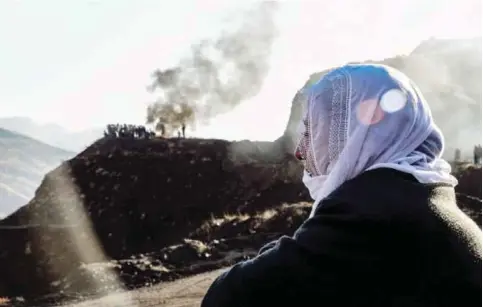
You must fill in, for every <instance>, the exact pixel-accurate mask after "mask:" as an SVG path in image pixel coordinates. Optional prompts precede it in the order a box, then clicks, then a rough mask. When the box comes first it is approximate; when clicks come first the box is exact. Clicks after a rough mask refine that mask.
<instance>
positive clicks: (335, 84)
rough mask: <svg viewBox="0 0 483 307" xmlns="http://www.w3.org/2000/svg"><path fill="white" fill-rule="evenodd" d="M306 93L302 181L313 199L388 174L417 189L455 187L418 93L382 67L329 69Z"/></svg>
mask: <svg viewBox="0 0 483 307" xmlns="http://www.w3.org/2000/svg"><path fill="white" fill-rule="evenodd" d="M306 94H307V98H308V99H307V105H306V106H305V111H304V113H305V117H304V120H303V125H301V133H302V139H301V141H300V142H299V145H298V147H297V148H298V151H299V152H300V153H301V155H302V156H303V157H304V159H305V171H304V176H303V182H304V184H305V185H306V187H307V188H308V189H309V192H310V195H311V197H312V198H313V199H314V200H315V203H314V206H313V207H312V212H311V214H310V217H312V216H313V214H314V211H315V209H316V207H317V205H319V203H320V201H321V200H322V199H324V198H325V197H326V196H328V195H329V194H330V193H331V192H333V191H334V190H335V189H336V188H338V187H339V186H340V185H341V184H342V183H344V182H345V181H347V180H350V179H352V178H354V177H356V176H357V175H359V174H361V173H362V172H364V171H367V170H371V169H376V168H382V167H385V168H392V169H396V170H399V171H402V172H405V173H409V174H412V175H413V176H414V177H415V178H416V179H417V180H418V181H419V182H421V183H447V184H450V185H452V186H455V185H456V184H457V183H458V182H457V180H456V179H455V178H454V177H453V176H452V175H451V166H450V165H449V164H448V163H447V162H446V161H444V160H443V159H441V155H442V152H443V148H444V139H443V135H442V133H441V131H440V129H439V128H438V127H437V126H436V124H435V123H434V121H433V119H432V116H431V111H430V109H429V106H428V104H427V102H426V101H425V99H424V98H423V96H422V94H421V93H420V91H419V89H418V88H417V87H416V86H415V85H414V83H413V82H412V81H411V80H410V79H409V78H408V77H407V76H405V75H404V74H402V73H401V72H399V71H398V70H396V69H394V68H390V67H387V66H383V65H372V64H358V65H346V66H343V67H340V68H337V69H334V70H332V71H330V72H329V73H327V74H326V75H325V76H323V77H322V78H321V79H320V80H319V81H318V82H317V83H316V84H314V85H313V86H311V87H310V88H309V89H308V91H307V92H306Z"/></svg>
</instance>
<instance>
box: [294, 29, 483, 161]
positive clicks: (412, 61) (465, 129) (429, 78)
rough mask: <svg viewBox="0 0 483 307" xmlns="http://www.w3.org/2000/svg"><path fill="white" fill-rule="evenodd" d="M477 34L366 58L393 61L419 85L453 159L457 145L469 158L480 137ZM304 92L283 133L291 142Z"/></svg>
mask: <svg viewBox="0 0 483 307" xmlns="http://www.w3.org/2000/svg"><path fill="white" fill-rule="evenodd" d="M481 52H482V49H481V37H480V38H475V39H462V40H444V39H442V40H441V39H431V40H428V41H425V42H423V43H421V44H420V45H419V46H418V47H417V48H416V49H415V50H413V52H411V54H409V55H408V56H397V57H394V58H388V59H384V60H382V61H379V60H375V61H366V63H379V64H386V65H389V66H392V67H395V68H397V69H399V70H401V71H403V72H404V73H406V74H407V75H408V76H409V77H410V78H412V79H413V80H414V81H415V83H416V84H417V85H418V86H419V87H420V89H421V92H422V93H423V95H424V97H425V98H426V100H427V101H428V103H429V105H430V106H431V110H432V113H433V116H434V119H435V121H436V123H437V124H438V125H439V126H440V128H441V130H442V131H443V133H444V135H445V138H446V150H445V157H446V158H447V159H453V157H454V151H455V149H456V148H460V149H461V150H462V152H463V158H464V159H467V160H468V159H471V155H472V150H473V146H474V145H476V144H479V143H481V139H482V134H481V131H482V126H481V112H482V109H481V102H482V94H481V83H482V79H481V71H482V66H481ZM325 72H326V71H322V72H319V73H315V74H313V75H312V76H311V77H310V80H309V81H308V82H307V84H310V83H311V82H314V81H315V80H317V79H318V78H320V76H321V75H323V74H324V73H325ZM302 100H303V95H302V94H301V93H298V94H297V95H296V96H295V98H294V103H293V104H292V110H291V113H290V119H289V122H288V124H287V128H286V132H285V137H286V138H287V140H289V142H288V143H287V146H288V147H289V148H292V147H293V144H292V143H293V141H291V142H290V140H293V139H294V138H295V137H296V129H297V124H298V121H297V120H298V118H300V102H301V101H302Z"/></svg>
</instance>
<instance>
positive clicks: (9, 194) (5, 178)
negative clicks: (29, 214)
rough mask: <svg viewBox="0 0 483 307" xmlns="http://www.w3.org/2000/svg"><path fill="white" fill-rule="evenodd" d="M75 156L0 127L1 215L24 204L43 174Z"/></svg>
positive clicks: (32, 194) (30, 196)
mask: <svg viewBox="0 0 483 307" xmlns="http://www.w3.org/2000/svg"><path fill="white" fill-rule="evenodd" d="M73 155H74V153H72V152H68V151H65V150H62V149H59V148H56V147H53V146H50V145H47V144H44V143H42V142H39V141H37V140H34V139H32V138H29V137H26V136H23V135H20V134H17V133H14V132H11V131H9V130H5V129H1V128H0V214H1V213H3V214H4V215H5V214H10V213H11V212H13V211H14V210H16V209H17V208H19V207H20V206H23V205H25V204H26V203H27V202H28V201H29V200H30V199H31V198H32V197H33V196H34V192H35V190H36V189H37V187H38V186H39V184H40V182H41V181H42V178H43V177H44V175H45V174H46V173H47V172H49V171H50V170H52V169H53V168H55V167H56V166H57V165H59V164H60V163H61V162H62V160H67V159H69V158H71V157H72V156H73Z"/></svg>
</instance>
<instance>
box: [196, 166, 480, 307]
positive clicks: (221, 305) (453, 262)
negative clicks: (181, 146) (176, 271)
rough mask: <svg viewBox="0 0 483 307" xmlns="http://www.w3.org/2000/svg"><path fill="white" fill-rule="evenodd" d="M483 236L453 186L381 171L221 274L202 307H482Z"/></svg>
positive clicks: (356, 182)
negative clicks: (290, 233)
mask: <svg viewBox="0 0 483 307" xmlns="http://www.w3.org/2000/svg"><path fill="white" fill-rule="evenodd" d="M481 240H482V233H481V230H480V229H479V227H478V226H477V225H476V223H474V222H473V221H472V220H471V219H470V218H468V217H467V216H466V215H465V214H464V213H463V212H462V211H461V210H460V209H459V208H458V207H457V206H456V201H455V192H454V189H453V188H452V187H450V186H445V185H442V184H434V185H425V184H420V183H418V182H417V181H416V180H415V178H414V177H412V176H411V175H407V174H404V173H401V172H398V171H395V170H391V169H378V170H372V171H368V172H365V173H363V174H361V175H359V176H358V177H356V178H354V179H353V180H350V181H348V182H346V183H344V184H343V185H342V186H341V187H340V188H339V189H337V190H336V191H334V192H333V193H332V194H331V195H330V196H329V197H328V198H326V199H325V200H324V201H323V202H322V203H321V204H320V206H319V207H318V209H317V211H316V212H315V215H314V217H313V218H310V219H308V220H307V221H305V222H304V223H303V224H302V225H301V226H300V228H299V229H298V230H297V231H296V232H295V234H294V236H293V237H287V236H284V237H282V238H280V239H279V240H278V241H276V242H272V243H269V244H268V245H267V246H265V247H264V248H262V250H261V251H260V253H259V255H258V256H257V257H255V258H253V259H251V260H248V261H245V262H241V263H238V264H236V265H235V266H233V267H232V268H231V269H230V270H228V271H227V272H225V273H223V274H222V275H221V276H219V277H218V278H217V280H215V282H213V284H212V285H211V287H210V288H209V290H208V292H207V293H206V295H205V297H204V299H203V302H202V305H201V306H202V307H215V306H216V307H228V306H230V307H236V306H244V307H250V306H264V307H267V306H294V307H296V306H402V307H407V306H481V304H482V299H481V298H482V288H481V278H482V275H481V273H482V266H481V253H482V251H481Z"/></svg>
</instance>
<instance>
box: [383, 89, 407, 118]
mask: <svg viewBox="0 0 483 307" xmlns="http://www.w3.org/2000/svg"><path fill="white" fill-rule="evenodd" d="M406 101H407V97H406V95H405V94H404V93H403V92H402V91H401V90H398V89H392V90H389V91H387V92H386V93H384V95H382V97H381V101H380V102H379V104H380V105H381V108H382V109H383V110H384V111H385V112H388V113H394V112H397V111H399V110H401V109H402V108H404V106H405V105H406Z"/></svg>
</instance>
